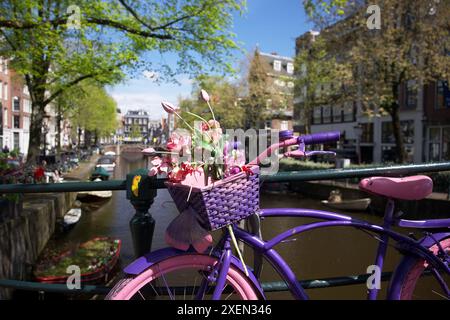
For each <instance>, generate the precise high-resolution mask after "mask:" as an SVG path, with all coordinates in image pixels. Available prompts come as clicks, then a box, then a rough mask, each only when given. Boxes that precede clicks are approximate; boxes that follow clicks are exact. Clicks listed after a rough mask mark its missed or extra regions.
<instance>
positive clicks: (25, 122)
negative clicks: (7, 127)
mask: <svg viewBox="0 0 450 320" xmlns="http://www.w3.org/2000/svg"><path fill="white" fill-rule="evenodd" d="M22 121H23V124H22V127H23V129H26V130H29V129H30V117H23V118H22Z"/></svg>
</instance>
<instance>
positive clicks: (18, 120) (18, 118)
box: [13, 116, 20, 129]
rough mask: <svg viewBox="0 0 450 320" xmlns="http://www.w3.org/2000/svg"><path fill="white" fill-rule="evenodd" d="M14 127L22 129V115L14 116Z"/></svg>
mask: <svg viewBox="0 0 450 320" xmlns="http://www.w3.org/2000/svg"><path fill="white" fill-rule="evenodd" d="M13 126H14V129H20V116H13Z"/></svg>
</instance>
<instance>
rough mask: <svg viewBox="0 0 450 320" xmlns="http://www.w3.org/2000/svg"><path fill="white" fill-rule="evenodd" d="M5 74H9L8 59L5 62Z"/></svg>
mask: <svg viewBox="0 0 450 320" xmlns="http://www.w3.org/2000/svg"><path fill="white" fill-rule="evenodd" d="M3 72H4V73H5V74H8V60H6V59H4V60H3Z"/></svg>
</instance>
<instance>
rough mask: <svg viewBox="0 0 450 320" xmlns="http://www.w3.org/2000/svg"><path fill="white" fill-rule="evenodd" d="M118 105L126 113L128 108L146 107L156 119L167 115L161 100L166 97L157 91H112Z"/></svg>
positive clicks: (151, 116)
mask: <svg viewBox="0 0 450 320" xmlns="http://www.w3.org/2000/svg"><path fill="white" fill-rule="evenodd" d="M111 95H112V97H113V98H114V100H116V102H117V106H118V107H119V108H120V110H122V113H123V114H125V113H126V112H127V111H128V110H136V109H144V110H146V111H148V112H149V114H150V118H152V119H154V120H158V119H161V117H163V116H166V114H165V112H164V110H163V108H162V107H161V101H163V100H167V99H164V97H163V96H162V95H159V94H157V93H127V92H124V93H112V94H111Z"/></svg>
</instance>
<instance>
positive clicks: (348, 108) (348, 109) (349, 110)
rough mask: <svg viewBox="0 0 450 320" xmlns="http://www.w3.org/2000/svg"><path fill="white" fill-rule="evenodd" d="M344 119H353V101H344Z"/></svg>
mask: <svg viewBox="0 0 450 320" xmlns="http://www.w3.org/2000/svg"><path fill="white" fill-rule="evenodd" d="M344 121H345V122H351V121H355V108H354V107H353V102H351V101H348V102H345V103H344Z"/></svg>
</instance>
